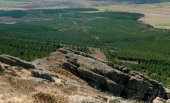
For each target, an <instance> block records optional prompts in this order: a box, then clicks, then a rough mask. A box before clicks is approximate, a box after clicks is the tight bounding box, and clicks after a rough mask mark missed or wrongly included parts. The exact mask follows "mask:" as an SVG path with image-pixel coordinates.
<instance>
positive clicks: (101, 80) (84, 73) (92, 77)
mask: <svg viewBox="0 0 170 103" xmlns="http://www.w3.org/2000/svg"><path fill="white" fill-rule="evenodd" d="M77 71H78V73H79V76H80V77H83V78H85V79H87V80H88V81H89V82H90V81H92V83H93V84H92V85H94V86H95V85H98V86H99V87H101V88H103V86H105V85H106V84H107V81H106V79H105V77H103V76H101V75H99V74H96V73H94V72H91V71H89V70H88V69H85V68H78V69H77Z"/></svg>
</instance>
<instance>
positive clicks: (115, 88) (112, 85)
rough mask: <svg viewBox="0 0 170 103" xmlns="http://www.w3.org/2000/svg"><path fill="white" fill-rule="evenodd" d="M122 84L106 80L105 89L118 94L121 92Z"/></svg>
mask: <svg viewBox="0 0 170 103" xmlns="http://www.w3.org/2000/svg"><path fill="white" fill-rule="evenodd" d="M123 88H124V87H123V86H122V85H120V84H117V83H115V82H113V81H111V80H108V81H107V89H108V91H109V92H110V93H112V94H113V95H115V96H120V95H121V93H122V92H123Z"/></svg>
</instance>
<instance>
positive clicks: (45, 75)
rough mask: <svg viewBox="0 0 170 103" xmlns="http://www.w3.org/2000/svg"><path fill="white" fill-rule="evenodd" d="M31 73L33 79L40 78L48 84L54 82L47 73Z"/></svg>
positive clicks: (37, 71) (33, 71)
mask: <svg viewBox="0 0 170 103" xmlns="http://www.w3.org/2000/svg"><path fill="white" fill-rule="evenodd" d="M31 73H32V76H33V77H35V78H42V79H45V80H48V81H50V82H55V80H54V79H53V76H52V75H51V74H49V73H46V72H43V71H39V70H32V71H31Z"/></svg>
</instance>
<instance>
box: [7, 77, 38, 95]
mask: <svg viewBox="0 0 170 103" xmlns="http://www.w3.org/2000/svg"><path fill="white" fill-rule="evenodd" d="M7 82H8V84H9V85H10V86H11V87H12V88H14V89H15V90H17V91H18V92H22V93H24V92H25V93H30V92H32V91H34V90H35V89H34V87H36V83H35V82H34V81H32V80H22V79H16V78H12V77H9V78H7Z"/></svg>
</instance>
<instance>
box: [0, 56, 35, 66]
mask: <svg viewBox="0 0 170 103" xmlns="http://www.w3.org/2000/svg"><path fill="white" fill-rule="evenodd" d="M0 62H2V63H5V64H9V65H11V66H20V67H23V68H26V69H30V68H32V69H33V68H35V66H34V65H32V64H31V63H29V62H26V61H24V60H21V59H19V58H16V57H12V56H9V55H1V56H0Z"/></svg>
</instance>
